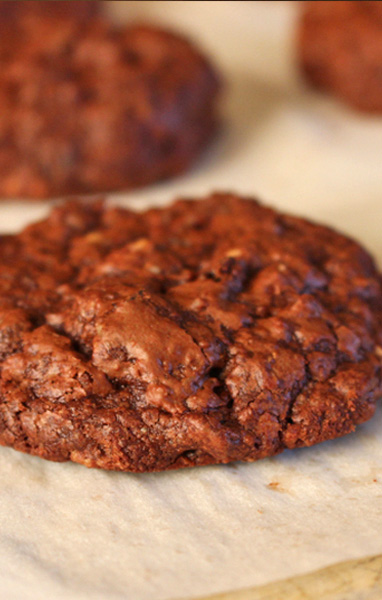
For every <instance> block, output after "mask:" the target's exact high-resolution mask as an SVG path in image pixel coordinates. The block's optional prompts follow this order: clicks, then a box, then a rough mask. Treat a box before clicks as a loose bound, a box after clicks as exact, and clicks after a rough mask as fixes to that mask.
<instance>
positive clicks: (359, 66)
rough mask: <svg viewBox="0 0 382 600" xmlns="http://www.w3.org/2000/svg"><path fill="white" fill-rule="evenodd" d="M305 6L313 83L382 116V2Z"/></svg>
mask: <svg viewBox="0 0 382 600" xmlns="http://www.w3.org/2000/svg"><path fill="white" fill-rule="evenodd" d="M299 5H302V6H303V14H302V17H301V22H300V25H299V33H298V46H299V60H300V63H301V67H302V70H303V72H304V74H305V75H306V77H307V79H308V80H309V81H310V82H311V83H312V84H313V85H314V86H316V87H317V88H320V89H322V90H325V91H328V92H331V93H333V94H334V95H336V96H338V97H339V98H341V99H342V100H344V101H345V102H347V103H348V104H350V105H352V106H354V107H356V108H358V109H361V110H364V111H367V112H378V113H380V112H382V80H381V77H380V71H381V65H382V43H381V39H382V4H381V2H375V1H362V2H360V1H348V0H346V1H344V2H323V1H318V2H311V1H310V2H300V3H299Z"/></svg>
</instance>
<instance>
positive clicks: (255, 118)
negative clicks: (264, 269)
mask: <svg viewBox="0 0 382 600" xmlns="http://www.w3.org/2000/svg"><path fill="white" fill-rule="evenodd" d="M109 4H110V8H111V10H113V11H114V14H115V15H116V17H117V18H120V19H126V18H128V19H129V18H133V17H135V16H138V17H139V18H141V17H142V18H143V17H144V18H145V19H146V18H147V17H149V18H151V19H152V20H154V21H158V20H159V21H161V22H165V23H167V24H170V25H172V26H174V27H176V28H177V29H180V30H182V31H185V32H186V33H187V32H188V33H189V34H190V35H191V36H192V37H193V38H194V39H196V40H198V41H199V42H200V43H201V44H202V45H203V46H204V47H205V48H206V50H208V51H209V53H210V54H211V56H214V57H215V62H216V63H217V64H218V65H219V66H220V69H221V70H222V71H223V73H224V76H225V79H226V82H227V85H226V88H227V91H226V96H225V101H224V109H223V113H224V118H225V128H224V130H223V131H222V133H221V134H220V136H219V139H218V140H217V141H216V142H215V144H214V147H213V148H212V149H211V150H210V151H209V152H208V153H207V154H206V155H205V156H204V157H203V158H202V159H201V160H200V161H199V164H198V165H197V166H195V168H194V169H193V171H192V172H191V173H189V174H187V175H185V176H184V177H181V178H178V179H176V180H174V181H172V182H167V183H162V184H160V185H156V186H153V187H151V188H149V189H146V190H141V191H139V192H137V193H134V194H129V195H126V194H125V195H123V194H118V195H115V196H113V198H112V201H117V202H120V203H127V204H130V205H132V206H136V207H137V206H140V207H142V208H144V207H146V206H148V205H152V204H164V203H166V202H168V201H170V200H172V199H173V198H174V197H175V196H177V195H195V194H196V195H203V194H205V193H207V192H209V191H210V190H212V189H215V190H216V189H220V190H224V189H231V190H235V191H238V192H242V193H247V194H251V195H254V194H255V195H258V196H259V197H261V198H262V199H263V200H265V201H267V202H270V203H272V204H273V205H275V206H277V207H279V208H280V209H282V210H286V211H292V212H295V213H297V214H301V215H304V216H308V217H311V218H313V219H316V220H320V221H322V222H325V223H328V224H331V225H333V226H335V227H337V228H339V229H341V230H343V231H344V232H347V233H349V234H351V235H353V236H355V237H357V238H358V239H360V240H361V241H362V242H363V243H364V244H365V245H366V246H367V247H368V248H369V249H370V250H371V251H372V252H373V253H374V255H375V256H376V257H377V259H378V260H379V262H380V263H381V262H382V260H381V259H382V235H381V234H380V229H381V226H382V203H381V197H382V189H381V187H382V186H381V184H382V171H381V157H382V118H381V117H380V118H378V117H369V116H363V115H358V114H356V113H354V112H352V111H351V110H350V109H347V108H345V107H344V106H342V105H341V104H339V103H336V102H335V101H334V100H332V99H329V98H324V97H322V96H320V95H318V94H317V93H315V92H313V91H308V90H306V89H305V88H304V87H303V85H302V84H301V83H300V82H299V81H298V78H297V75H296V73H295V70H294V66H293V28H294V24H295V19H296V11H297V9H298V6H296V4H298V3H296V4H291V3H288V2H239V1H236V2H234V1H232V2H231V1H227V2H110V3H109ZM47 210H48V207H47V205H46V204H43V203H40V204H34V205H31V204H27V203H23V204H20V203H17V204H15V203H10V202H9V203H5V204H2V205H1V206H0V215H1V230H2V231H16V230H18V229H19V228H20V227H21V226H23V225H24V224H25V223H27V222H30V221H31V220H35V219H37V218H40V217H41V216H43V214H45V212H47ZM381 446H382V410H379V411H378V413H377V415H376V417H375V418H374V419H373V420H372V421H370V422H369V423H368V424H365V425H363V426H361V427H360V428H359V429H358V431H357V432H356V433H355V434H351V435H349V436H347V437H346V438H343V439H341V440H336V441H333V442H327V443H325V444H322V445H320V446H316V447H313V448H310V449H304V450H298V451H288V452H285V453H284V454H283V455H281V456H279V457H277V458H273V459H269V460H263V461H260V462H258V463H255V464H234V465H229V466H216V467H207V468H199V469H192V470H183V471H178V472H173V473H164V474H150V475H129V474H119V473H107V472H102V471H97V470H88V469H86V468H85V467H81V466H78V465H74V464H55V463H49V462H45V461H43V460H40V459H37V458H34V457H29V456H25V455H22V454H19V453H17V452H15V451H13V450H11V449H7V448H1V449H0V597H1V599H2V600H40V599H41V600H42V599H44V600H46V598H51V599H54V600H69V599H70V600H82V599H83V600H85V599H86V600H96V599H104V598H105V599H110V600H113V599H116V600H117V599H118V600H119V599H129V600H130V599H131V600H146V599H155V600H167V599H173V598H185V597H197V596H199V595H206V594H212V593H218V592H224V591H228V590H233V589H240V588H245V587H250V586H254V585H260V584H265V583H268V582H271V581H275V580H278V579H281V578H286V577H291V576H292V575H296V574H301V573H306V572H308V571H311V570H313V569H319V568H321V567H324V566H326V565H329V564H332V563H334V562H339V561H343V560H349V559H354V558H359V557H363V556H368V555H373V554H378V553H381V552H382V536H381V530H382V451H381Z"/></svg>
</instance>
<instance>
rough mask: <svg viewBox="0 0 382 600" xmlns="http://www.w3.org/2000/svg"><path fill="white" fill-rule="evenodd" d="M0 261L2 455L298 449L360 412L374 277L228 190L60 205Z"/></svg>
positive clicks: (159, 462)
mask: <svg viewBox="0 0 382 600" xmlns="http://www.w3.org/2000/svg"><path fill="white" fill-rule="evenodd" d="M0 257H1V261H0V265H1V266H0V289H1V300H0V365H1V374H0V443H1V444H3V445H7V446H13V447H14V448H16V449H17V450H21V451H23V452H28V453H31V454H36V455H38V456H41V457H43V458H47V459H50V460H56V461H66V460H72V461H75V462H79V463H82V464H84V465H86V466H88V467H101V468H104V469H116V470H122V471H137V472H142V471H158V470H164V469H176V468H178V467H186V466H195V465H206V464H213V463H228V462H230V461H236V460H243V461H253V460H256V459H259V458H262V457H266V456H271V455H274V454H277V453H279V452H281V451H282V450H283V449H285V448H296V447H300V446H311V445H312V444H316V443H318V442H322V441H324V440H329V439H332V438H336V437H338V436H342V435H344V434H347V433H349V432H351V431H353V430H354V428H355V426H356V425H357V424H359V423H362V422H363V421H366V420H367V419H369V418H370V417H371V416H372V415H373V413H374V409H375V402H376V399H377V397H378V395H379V394H380V393H381V356H382V350H381V347H380V344H381V341H382V339H381V338H382V336H381V331H382V325H381V315H382V293H381V284H380V279H379V274H378V273H377V271H376V269H375V266H374V264H373V261H372V259H371V257H370V256H369V255H368V254H367V252H365V250H363V249H362V248H361V247H360V246H359V245H358V244H357V243H356V242H354V241H352V240H350V239H348V238H346V237H344V236H342V235H340V234H339V233H337V232H335V231H333V230H331V229H329V228H326V227H323V226H320V225H314V224H312V223H310V222H308V221H305V220H302V219H299V218H296V217H291V216H287V215H283V214H281V213H278V212H276V211H274V210H271V209H270V208H266V207H264V206H262V205H261V204H259V203H257V202H255V201H253V200H250V199H243V198H239V197H236V196H234V195H230V194H215V195H212V196H211V197H209V198H207V199H206V200H204V201H198V202H196V201H190V200H183V201H178V202H176V203H175V204H173V205H172V206H170V207H168V208H164V209H153V210H149V211H148V212H145V213H134V212H131V211H128V210H125V209H122V208H117V207H110V208H107V207H104V206H103V205H102V204H101V203H99V204H86V203H84V204H81V203H77V202H71V203H67V204H64V205H62V206H60V207H58V208H55V209H54V210H53V211H52V213H51V214H50V216H49V217H48V218H47V219H46V220H44V221H42V222H40V223H37V224H35V225H31V226H29V227H27V228H26V229H24V231H22V232H21V233H20V234H18V235H10V236H3V237H2V238H1V239H0Z"/></svg>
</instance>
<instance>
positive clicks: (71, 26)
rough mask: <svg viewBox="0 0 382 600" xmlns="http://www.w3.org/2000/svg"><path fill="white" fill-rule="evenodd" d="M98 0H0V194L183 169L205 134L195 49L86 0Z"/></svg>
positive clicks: (138, 178) (210, 124)
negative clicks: (101, 12) (98, 10)
mask: <svg viewBox="0 0 382 600" xmlns="http://www.w3.org/2000/svg"><path fill="white" fill-rule="evenodd" d="M8 4H9V5H13V4H16V5H19V6H16V8H14V9H13V8H12V6H10V7H9V6H8ZM98 4H99V3H97V2H51V1H48V2H16V3H15V2H9V3H7V2H5V3H2V5H1V4H0V29H1V35H0V196H2V197H34V198H37V197H39V198H40V197H49V196H57V195H62V194H71V193H93V192H97V191H100V190H116V189H122V188H123V189H127V188H131V187H135V186H140V185H143V184H147V183H150V182H152V181H154V180H158V179H162V178H166V177H169V176H172V175H175V174H177V173H180V172H181V171H183V170H185V169H186V168H188V167H189V166H190V164H191V163H192V162H193V161H194V159H195V158H196V157H197V156H198V155H199V153H200V151H201V150H202V149H203V148H204V147H205V145H206V144H207V142H208V141H209V140H210V138H211V135H212V133H213V132H214V130H215V126H216V119H215V105H216V99H217V93H218V88H219V84H218V81H217V77H216V75H215V73H214V71H213V70H212V68H211V67H210V65H209V63H208V62H207V61H206V59H205V58H204V57H203V56H202V55H201V54H199V52H198V50H197V49H195V48H194V47H193V46H192V45H191V44H190V43H189V42H188V41H186V40H185V39H183V38H181V37H179V36H177V35H173V34H171V33H168V32H165V31H161V30H159V29H156V28H154V27H144V26H135V25H131V24H130V25H128V26H124V27H116V26H113V25H112V24H111V23H109V21H108V20H107V18H106V17H100V16H99V17H97V16H94V15H93V12H94V9H92V8H89V9H86V6H90V7H91V6H92V5H95V6H97V5H98ZM4 5H7V6H5V7H4ZM20 5H21V6H20ZM29 5H31V6H30V8H28V7H29ZM41 5H46V7H45V6H43V9H42V8H41ZM72 5H80V8H79V9H78V8H77V9H76V10H73V9H72V8H71V6H72ZM56 7H57V8H56ZM81 7H82V8H81ZM64 9H65V10H64Z"/></svg>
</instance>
